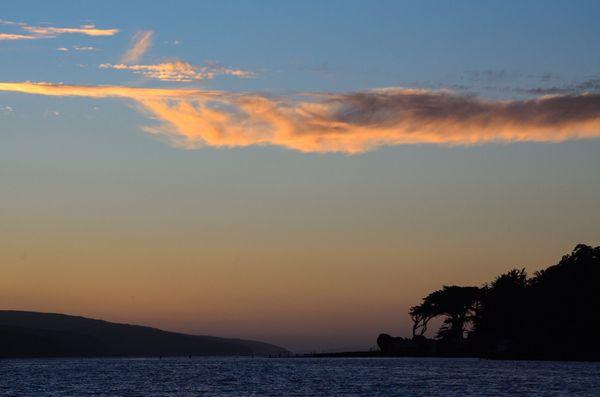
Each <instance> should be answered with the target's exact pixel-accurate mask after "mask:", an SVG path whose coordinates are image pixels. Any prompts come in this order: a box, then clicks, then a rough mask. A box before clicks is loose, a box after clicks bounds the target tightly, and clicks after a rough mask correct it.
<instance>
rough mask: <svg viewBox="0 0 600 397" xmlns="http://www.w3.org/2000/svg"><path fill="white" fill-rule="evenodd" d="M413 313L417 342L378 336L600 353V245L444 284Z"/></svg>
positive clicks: (440, 347)
mask: <svg viewBox="0 0 600 397" xmlns="http://www.w3.org/2000/svg"><path fill="white" fill-rule="evenodd" d="M409 314H410V316H411V319H412V320H413V338H412V345H410V344H407V343H406V341H407V340H403V341H399V342H398V343H393V339H395V338H391V339H390V337H388V336H387V335H385V336H383V337H382V336H380V338H379V339H378V343H379V344H380V347H381V348H382V350H383V351H384V352H385V351H386V350H387V352H388V353H389V352H392V353H393V350H394V349H396V350H397V351H396V353H402V351H400V350H402V349H405V350H406V349H409V350H410V349H411V348H414V349H416V351H421V352H425V351H427V352H430V353H434V354H436V355H470V356H480V357H498V358H523V359H524V358H532V359H533V358H535V359H553V360H599V359H600V338H599V332H598V317H599V316H600V247H595V248H594V247H590V246H587V245H583V244H580V245H578V246H576V247H575V249H574V250H573V252H572V253H571V254H569V255H565V256H564V257H563V258H562V260H561V261H560V262H559V263H558V264H557V265H554V266H550V267H548V268H547V269H545V270H542V271H539V272H536V273H534V274H533V276H531V277H528V275H527V273H526V272H525V270H524V269H514V270H511V271H509V272H507V273H505V274H502V275H500V276H498V277H497V278H496V279H495V280H494V281H492V282H490V283H488V284H485V285H484V286H482V287H461V286H444V287H443V288H442V289H440V290H438V291H434V292H432V293H431V294H429V295H427V296H426V297H424V298H423V300H422V302H421V304H419V305H417V306H414V307H412V308H411V309H410V312H409ZM436 317H442V318H443V321H442V326H441V327H440V329H439V330H438V331H437V334H436V339H435V340H431V339H426V338H425V336H424V335H425V332H426V331H427V328H428V325H429V322H430V321H431V320H432V319H434V318H436ZM400 342H404V343H400ZM402 346H403V347H402Z"/></svg>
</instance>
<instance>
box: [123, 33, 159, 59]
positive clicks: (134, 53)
mask: <svg viewBox="0 0 600 397" xmlns="http://www.w3.org/2000/svg"><path fill="white" fill-rule="evenodd" d="M153 41H154V31H152V30H140V31H139V32H137V33H136V34H134V35H133V37H132V38H131V45H130V47H129V49H128V50H127V51H126V52H125V54H123V57H121V63H124V64H132V63H136V62H139V61H140V60H141V59H142V58H143V56H144V55H145V54H146V52H148V50H149V49H150V47H152V43H153Z"/></svg>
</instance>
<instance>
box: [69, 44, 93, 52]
mask: <svg viewBox="0 0 600 397" xmlns="http://www.w3.org/2000/svg"><path fill="white" fill-rule="evenodd" d="M73 49H74V50H75V51H97V50H98V49H97V48H96V47H92V46H80V45H74V46H73Z"/></svg>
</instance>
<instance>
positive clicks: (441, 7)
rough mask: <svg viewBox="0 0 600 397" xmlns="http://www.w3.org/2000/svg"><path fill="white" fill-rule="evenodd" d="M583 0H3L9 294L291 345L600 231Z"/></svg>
mask: <svg viewBox="0 0 600 397" xmlns="http://www.w3.org/2000/svg"><path fill="white" fill-rule="evenodd" d="M599 20H600V2H598V1H522V2H515V3H511V4H508V3H506V2H503V1H477V2H475V1H452V2H451V1H447V2H442V1H418V2H402V1H389V2H388V1H374V2H367V1H326V2H323V1H302V2H284V1H259V2H258V1H257V2H251V1H214V2H208V1H206V2H198V1H176V0H174V1H170V2H168V3H164V2H150V1H127V2H124V1H88V2H80V1H53V2H42V1H19V2H3V3H2V5H1V7H0V60H1V61H0V270H1V274H2V276H1V277H0V309H18V310H34V311H48V312H61V313H68V314H77V315H83V316H88V317H94V318H102V319H105V320H110V321H118V322H129V323H138V324H144V325H151V326H156V327H160V328H164V329H169V330H176V331H182V332H189V333H197V334H211V335H218V336H227V337H244V338H254V339H261V340H265V341H269V342H273V343H278V344H281V345H283V346H285V347H288V348H290V349H293V350H320V349H337V348H339V349H342V348H365V347H369V346H372V345H374V344H375V338H376V337H377V335H378V334H379V333H380V332H388V333H391V334H395V335H405V336H408V335H409V334H410V328H411V327H410V326H411V324H410V319H409V318H408V316H407V310H408V307H409V306H411V305H414V304H416V303H418V301H419V300H420V298H421V297H422V296H424V295H426V294H427V293H428V292H430V291H432V290H433V289H437V288H439V287H441V286H442V285H443V284H461V285H480V284H482V283H483V282H486V281H489V280H491V279H493V277H495V276H496V275H498V274H500V273H501V272H504V271H506V270H509V269H511V268H513V267H519V268H522V267H525V268H526V269H527V270H528V271H529V272H531V273H532V272H533V271H535V270H538V269H541V268H543V267H546V266H548V265H551V264H554V263H556V262H557V261H558V260H559V259H560V257H561V256H562V255H563V254H566V253H568V252H570V250H571V249H572V248H573V247H574V246H575V245H576V244H577V243H586V244H591V245H598V244H600V205H599V203H600V139H598V138H600V23H599V22H598V21H599Z"/></svg>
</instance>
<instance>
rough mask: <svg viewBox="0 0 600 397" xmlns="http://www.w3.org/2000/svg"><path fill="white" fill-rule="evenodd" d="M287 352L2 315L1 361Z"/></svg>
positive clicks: (76, 320) (96, 323)
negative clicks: (2, 358) (3, 358)
mask: <svg viewBox="0 0 600 397" xmlns="http://www.w3.org/2000/svg"><path fill="white" fill-rule="evenodd" d="M280 353H287V350H286V349H284V348H282V347H279V346H275V345H272V344H269V343H265V342H259V341H252V340H243V339H227V338H219V337H215V336H200V335H187V334H182V333H177V332H169V331H163V330H160V329H157V328H151V327H144V326H140V325H130V324H119V323H111V322H108V321H103V320H95V319H91V318H86V317H79V316H70V315H66V314H57V313H39V312H28V311H15V310H0V357H77V356H82V357H89V356H91V357H101V356H109V357H110V356H112V357H115V356H117V357H126V356H189V355H192V356H239V355H242V356H250V355H276V354H280Z"/></svg>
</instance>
